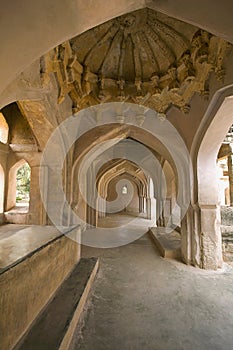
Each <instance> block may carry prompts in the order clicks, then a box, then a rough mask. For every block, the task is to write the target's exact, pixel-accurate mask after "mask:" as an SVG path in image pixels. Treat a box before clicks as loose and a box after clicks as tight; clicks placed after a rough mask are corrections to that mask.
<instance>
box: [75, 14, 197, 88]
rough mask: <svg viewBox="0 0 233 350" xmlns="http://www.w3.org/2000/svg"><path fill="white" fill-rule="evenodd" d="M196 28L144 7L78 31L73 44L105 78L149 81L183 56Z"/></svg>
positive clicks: (79, 55) (84, 61)
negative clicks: (80, 32) (83, 30)
mask: <svg viewBox="0 0 233 350" xmlns="http://www.w3.org/2000/svg"><path fill="white" fill-rule="evenodd" d="M197 30H198V29H197V28H196V27H194V26H192V25H188V24H187V23H183V22H181V21H177V20H176V21H174V20H173V19H171V18H170V17H168V16H165V15H163V14H161V13H158V12H155V11H153V10H149V9H144V10H139V11H136V12H133V13H130V14H127V15H124V16H121V17H118V18H116V19H114V20H111V21H109V22H107V23H104V24H102V25H100V26H98V27H96V28H94V29H92V30H89V31H87V32H85V33H84V34H82V35H79V36H78V37H76V38H74V39H72V40H71V47H72V49H73V50H74V52H76V54H77V58H78V60H79V62H80V63H81V64H83V65H84V66H87V67H89V69H90V71H91V72H93V73H95V74H98V75H101V77H102V78H110V79H116V80H121V79H124V80H125V81H128V82H134V81H135V80H137V79H138V80H141V81H147V80H149V79H150V78H151V76H153V75H155V74H156V75H157V74H160V73H164V72H166V71H167V70H168V68H169V67H170V66H171V65H173V64H174V62H175V61H176V60H179V59H180V57H181V56H182V54H183V53H184V52H185V51H186V50H188V49H189V46H190V41H191V39H192V37H193V35H194V34H195V32H196V31H197Z"/></svg>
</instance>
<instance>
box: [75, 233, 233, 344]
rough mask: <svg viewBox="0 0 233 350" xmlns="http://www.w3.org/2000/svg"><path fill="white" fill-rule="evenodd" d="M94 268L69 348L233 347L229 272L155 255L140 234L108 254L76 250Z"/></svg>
mask: <svg viewBox="0 0 233 350" xmlns="http://www.w3.org/2000/svg"><path fill="white" fill-rule="evenodd" d="M82 255H83V256H87V257H88V256H89V257H91V256H96V257H100V270H99V273H98V276H97V279H96V281H95V284H94V287H93V290H92V295H91V296H90V298H89V301H88V304H87V307H86V311H85V313H84V315H83V321H82V324H81V325H79V327H78V328H77V330H76V333H75V338H74V340H73V344H72V347H71V350H232V349H233V269H232V268H231V267H230V266H228V265H224V268H223V269H222V270H219V271H217V272H211V271H202V270H199V269H195V268H193V267H188V266H186V265H184V264H182V263H180V262H178V261H173V260H165V259H163V258H161V257H160V256H159V254H158V252H157V250H156V249H155V247H154V245H153V243H152V241H151V240H150V238H149V236H148V235H147V234H145V235H144V236H143V237H141V238H140V239H138V240H136V241H134V242H132V243H131V244H128V245H124V246H121V247H117V248H113V249H97V248H91V247H85V246H84V247H82Z"/></svg>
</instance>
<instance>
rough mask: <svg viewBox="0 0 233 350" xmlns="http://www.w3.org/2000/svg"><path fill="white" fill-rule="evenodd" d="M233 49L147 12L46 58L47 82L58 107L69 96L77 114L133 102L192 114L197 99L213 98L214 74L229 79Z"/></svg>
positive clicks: (123, 19) (90, 34)
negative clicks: (227, 63) (227, 64)
mask: <svg viewBox="0 0 233 350" xmlns="http://www.w3.org/2000/svg"><path fill="white" fill-rule="evenodd" d="M228 47H229V45H228V44H227V43H226V42H225V41H224V40H223V39H220V38H217V37H215V36H213V35H211V34H210V33H207V32H205V31H204V30H201V29H198V28H196V27H194V26H192V25H190V24H187V23H184V22H181V21H179V20H177V19H174V18H171V17H168V16H166V15H164V14H161V13H158V12H156V11H153V10H149V9H143V10H138V11H135V12H132V13H129V14H127V15H124V16H121V17H118V18H115V19H112V20H111V21H109V22H106V23H104V24H102V25H99V26H98V27H95V28H93V29H91V30H89V31H87V32H85V33H83V34H81V35H79V36H77V37H75V38H73V39H71V40H69V41H67V42H65V43H63V44H61V45H59V46H58V47H56V48H55V49H53V50H52V51H51V52H49V53H48V54H47V55H45V56H44V57H42V58H41V74H42V77H43V80H44V81H45V82H46V81H48V80H49V79H50V76H49V74H50V72H54V73H56V74H55V78H56V79H57V83H58V87H59V96H58V102H59V103H62V101H64V98H65V96H66V95H67V94H69V96H70V98H71V100H72V104H73V111H77V110H80V109H82V108H86V107H88V106H92V105H95V104H97V103H104V102H106V101H108V102H109V101H128V102H132V103H138V104H142V105H144V106H148V107H150V108H152V109H154V110H156V111H157V112H159V113H166V111H167V110H168V109H169V108H170V106H171V105H174V106H176V107H178V108H180V109H181V110H182V111H183V112H188V111H189V102H190V100H191V98H192V96H193V95H194V93H199V94H202V95H204V96H205V97H207V96H208V91H209V88H208V79H209V76H210V74H211V72H214V73H215V74H216V77H217V79H219V80H221V79H222V78H223V77H224V67H223V64H224V57H225V55H226V54H227V52H228Z"/></svg>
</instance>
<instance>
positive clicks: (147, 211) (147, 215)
mask: <svg viewBox="0 0 233 350" xmlns="http://www.w3.org/2000/svg"><path fill="white" fill-rule="evenodd" d="M146 217H147V219H149V220H150V219H151V199H150V198H146Z"/></svg>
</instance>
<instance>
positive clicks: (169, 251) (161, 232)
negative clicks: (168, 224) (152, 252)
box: [149, 227, 181, 259]
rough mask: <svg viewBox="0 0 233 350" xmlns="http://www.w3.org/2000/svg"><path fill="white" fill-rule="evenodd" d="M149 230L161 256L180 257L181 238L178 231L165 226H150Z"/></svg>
mask: <svg viewBox="0 0 233 350" xmlns="http://www.w3.org/2000/svg"><path fill="white" fill-rule="evenodd" d="M149 232H150V234H151V237H152V239H153V241H154V243H155V245H156V247H157V248H158V250H159V253H160V255H161V256H162V257H164V258H170V259H179V258H180V257H181V238H180V234H179V233H178V232H176V231H170V230H168V229H167V228H165V227H151V228H150V230H149Z"/></svg>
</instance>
